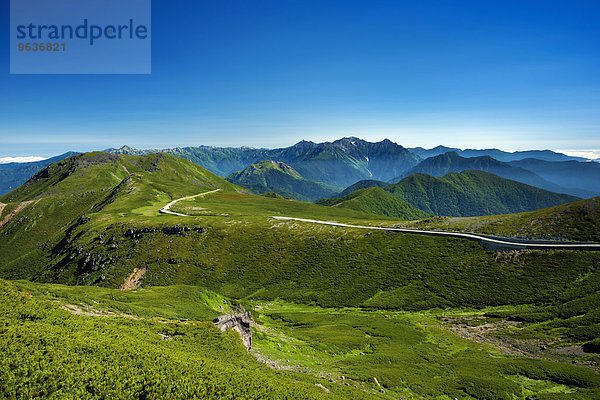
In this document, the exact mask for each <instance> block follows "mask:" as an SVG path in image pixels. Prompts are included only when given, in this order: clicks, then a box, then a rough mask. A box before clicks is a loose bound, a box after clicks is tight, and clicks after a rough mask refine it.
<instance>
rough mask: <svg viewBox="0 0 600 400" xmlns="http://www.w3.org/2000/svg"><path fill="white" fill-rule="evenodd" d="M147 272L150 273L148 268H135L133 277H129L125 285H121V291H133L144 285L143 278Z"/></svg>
mask: <svg viewBox="0 0 600 400" xmlns="http://www.w3.org/2000/svg"><path fill="white" fill-rule="evenodd" d="M146 271H148V268H146V267H143V268H134V269H133V272H132V273H131V275H129V278H127V279H126V280H125V283H124V284H123V285H121V287H120V288H119V290H133V289H137V288H138V287H140V285H141V284H142V278H143V277H144V275H145V274H146Z"/></svg>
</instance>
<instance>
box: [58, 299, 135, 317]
mask: <svg viewBox="0 0 600 400" xmlns="http://www.w3.org/2000/svg"><path fill="white" fill-rule="evenodd" d="M53 301H54V302H55V303H57V304H58V305H59V306H60V308H62V309H63V310H66V311H68V312H70V313H71V314H75V315H85V316H88V317H125V318H132V319H141V318H140V317H136V316H135V315H129V314H125V313H122V312H118V311H116V312H113V311H109V310H107V309H104V308H94V307H92V306H88V305H86V304H79V305H75V304H69V303H63V302H61V301H58V300H53Z"/></svg>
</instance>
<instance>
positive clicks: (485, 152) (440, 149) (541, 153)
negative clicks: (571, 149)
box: [408, 146, 590, 162]
mask: <svg viewBox="0 0 600 400" xmlns="http://www.w3.org/2000/svg"><path fill="white" fill-rule="evenodd" d="M408 150H409V151H410V152H411V153H413V154H415V155H417V156H419V157H420V158H421V159H423V160H424V159H426V158H429V157H435V156H439V155H440V154H444V153H447V152H449V151H454V152H456V153H457V154H458V155H460V156H462V157H467V158H468V157H481V156H490V157H492V158H495V159H496V160H498V161H504V162H509V161H517V160H524V159H526V158H536V159H538V160H544V161H570V160H574V161H583V162H586V161H590V160H588V159H587V158H583V157H575V156H569V155H567V154H563V153H557V152H555V151H552V150H524V151H514V152H509V151H502V150H499V149H465V150H462V149H459V148H456V147H446V146H436V147H433V148H431V149H425V148H423V147H409V148H408Z"/></svg>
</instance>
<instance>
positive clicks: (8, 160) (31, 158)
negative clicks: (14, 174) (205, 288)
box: [0, 156, 47, 164]
mask: <svg viewBox="0 0 600 400" xmlns="http://www.w3.org/2000/svg"><path fill="white" fill-rule="evenodd" d="M46 158H47V157H38V156H23V157H0V164H8V163H27V162H35V161H42V160H45V159H46Z"/></svg>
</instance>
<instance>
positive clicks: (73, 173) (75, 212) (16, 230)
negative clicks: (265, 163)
mask: <svg viewBox="0 0 600 400" xmlns="http://www.w3.org/2000/svg"><path fill="white" fill-rule="evenodd" d="M217 188H219V189H222V190H224V191H228V192H237V191H239V190H241V188H239V187H237V186H235V185H233V184H231V183H229V182H227V181H225V180H224V179H222V178H220V177H218V176H216V175H214V174H213V173H211V172H209V171H207V170H205V169H204V168H202V167H200V166H198V165H196V164H194V163H191V162H189V161H186V160H184V159H181V158H176V157H173V156H171V155H167V154H162V153H159V154H151V155H149V156H145V157H138V156H116V155H112V154H108V153H101V152H94V153H85V154H80V155H76V156H73V157H70V158H67V159H65V160H62V161H60V162H57V163H54V164H51V165H50V166H48V167H47V168H45V169H43V170H42V171H40V172H38V173H37V174H36V175H34V176H33V177H32V178H31V179H30V180H29V181H27V182H26V183H25V184H24V185H22V186H21V187H19V188H18V189H16V190H13V191H12V192H10V193H8V194H7V195H5V196H3V197H0V203H1V204H2V205H5V206H0V208H2V210H1V211H0V213H1V214H0V229H1V235H2V236H3V240H1V241H0V271H2V272H3V273H4V274H3V275H5V276H6V275H10V276H13V275H18V276H27V277H32V276H37V275H39V273H41V272H42V271H43V270H46V269H47V268H48V265H52V264H53V262H52V261H51V260H52V259H54V263H55V262H57V259H56V256H59V255H60V254H58V253H57V252H58V250H57V249H56V248H54V247H53V246H57V245H59V244H60V243H62V245H64V244H65V243H68V242H69V241H70V240H71V239H72V238H71V237H70V232H71V231H72V230H73V229H74V227H76V226H78V224H83V223H84V222H87V221H88V220H89V217H85V218H83V216H84V215H89V214H94V215H96V216H97V217H98V218H104V220H110V221H111V222H116V221H119V220H126V219H127V218H128V217H130V216H132V217H135V216H140V217H142V216H144V215H147V214H148V213H149V212H150V213H152V214H154V213H157V210H158V209H159V208H160V206H161V205H165V204H166V203H168V202H169V201H171V200H172V199H174V198H180V197H183V196H189V195H194V194H197V193H201V192H205V191H210V190H214V189H217ZM50 243H52V245H50ZM59 258H61V257H59ZM9 271H10V272H9Z"/></svg>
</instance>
